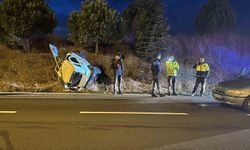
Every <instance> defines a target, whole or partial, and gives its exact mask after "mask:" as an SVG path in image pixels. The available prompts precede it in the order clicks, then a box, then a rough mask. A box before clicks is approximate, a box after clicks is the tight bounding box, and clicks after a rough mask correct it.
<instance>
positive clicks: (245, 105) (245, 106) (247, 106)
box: [243, 96, 250, 112]
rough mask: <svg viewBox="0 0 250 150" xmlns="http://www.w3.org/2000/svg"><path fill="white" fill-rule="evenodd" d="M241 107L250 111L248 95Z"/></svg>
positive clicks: (249, 97)
mask: <svg viewBox="0 0 250 150" xmlns="http://www.w3.org/2000/svg"><path fill="white" fill-rule="evenodd" d="M243 109H244V110H245V111H247V112H250V96H248V97H247V98H246V100H245V101H244V104H243Z"/></svg>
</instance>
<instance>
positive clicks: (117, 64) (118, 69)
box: [111, 59, 124, 75]
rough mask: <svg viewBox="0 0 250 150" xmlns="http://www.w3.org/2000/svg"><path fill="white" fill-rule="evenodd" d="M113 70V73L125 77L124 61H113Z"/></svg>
mask: <svg viewBox="0 0 250 150" xmlns="http://www.w3.org/2000/svg"><path fill="white" fill-rule="evenodd" d="M111 68H112V69H113V71H114V72H115V74H116V75H123V73H124V65H123V60H122V59H119V60H116V59H113V60H112V64H111Z"/></svg>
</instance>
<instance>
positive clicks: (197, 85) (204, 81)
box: [192, 77, 206, 95]
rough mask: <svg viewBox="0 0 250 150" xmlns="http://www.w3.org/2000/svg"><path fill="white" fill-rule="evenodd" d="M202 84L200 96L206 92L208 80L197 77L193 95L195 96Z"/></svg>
mask: <svg viewBox="0 0 250 150" xmlns="http://www.w3.org/2000/svg"><path fill="white" fill-rule="evenodd" d="M200 84H201V91H200V94H201V95H202V94H203V92H204V91H205V85H206V78H205V77H197V78H196V83H195V86H194V90H193V92H192V94H194V93H195V92H196V91H197V89H198V87H199V85H200Z"/></svg>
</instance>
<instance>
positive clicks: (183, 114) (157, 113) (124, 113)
mask: <svg viewBox="0 0 250 150" xmlns="http://www.w3.org/2000/svg"><path fill="white" fill-rule="evenodd" d="M80 114H105V115H169V116H171V115H172V116H187V115H188V113H175V112H95V111H80Z"/></svg>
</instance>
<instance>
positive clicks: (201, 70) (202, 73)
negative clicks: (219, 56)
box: [191, 58, 210, 96]
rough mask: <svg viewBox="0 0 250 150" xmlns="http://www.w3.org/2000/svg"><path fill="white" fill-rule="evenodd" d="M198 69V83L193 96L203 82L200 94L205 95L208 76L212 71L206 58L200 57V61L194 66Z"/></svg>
mask: <svg viewBox="0 0 250 150" xmlns="http://www.w3.org/2000/svg"><path fill="white" fill-rule="evenodd" d="M193 68H194V69H196V83H195V86H194V89H193V92H192V95H191V96H195V92H196V91H197V89H198V87H199V85H200V84H201V91H200V96H202V95H203V93H204V91H205V85H206V78H207V77H208V75H209V73H210V68H209V65H208V64H207V63H206V62H205V58H200V59H199V61H198V62H197V63H196V64H195V65H194V66H193Z"/></svg>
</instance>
